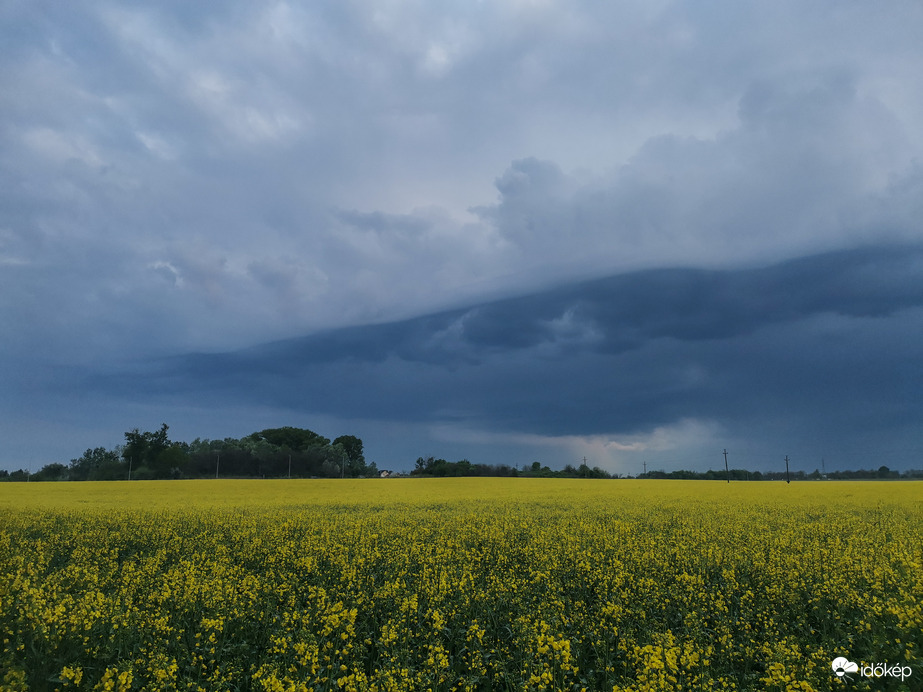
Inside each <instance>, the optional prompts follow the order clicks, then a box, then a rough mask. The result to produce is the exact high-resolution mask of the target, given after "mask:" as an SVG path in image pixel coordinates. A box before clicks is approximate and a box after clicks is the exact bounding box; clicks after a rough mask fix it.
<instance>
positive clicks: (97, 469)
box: [68, 447, 122, 481]
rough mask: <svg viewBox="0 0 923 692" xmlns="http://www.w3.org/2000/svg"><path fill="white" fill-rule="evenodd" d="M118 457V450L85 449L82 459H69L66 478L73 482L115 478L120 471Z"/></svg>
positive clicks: (102, 448)
mask: <svg viewBox="0 0 923 692" xmlns="http://www.w3.org/2000/svg"><path fill="white" fill-rule="evenodd" d="M120 456H121V452H120V450H118V449H111V450H110V449H106V448H105V447H96V448H94V449H87V451H85V452H84V453H83V456H82V457H80V458H78V459H71V461H70V469H69V473H68V477H69V478H70V479H71V480H74V481H86V480H104V479H106V478H109V477H112V478H115V477H117V476H118V475H119V474H120V473H121V469H122V463H121V460H120Z"/></svg>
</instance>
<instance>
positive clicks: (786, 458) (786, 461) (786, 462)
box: [785, 454, 792, 483]
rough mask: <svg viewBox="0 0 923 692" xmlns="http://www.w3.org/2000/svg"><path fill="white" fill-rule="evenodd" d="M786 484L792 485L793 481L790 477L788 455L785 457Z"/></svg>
mask: <svg viewBox="0 0 923 692" xmlns="http://www.w3.org/2000/svg"><path fill="white" fill-rule="evenodd" d="M785 482H786V483H791V482H792V479H791V478H790V477H789V475H788V454H786V455H785Z"/></svg>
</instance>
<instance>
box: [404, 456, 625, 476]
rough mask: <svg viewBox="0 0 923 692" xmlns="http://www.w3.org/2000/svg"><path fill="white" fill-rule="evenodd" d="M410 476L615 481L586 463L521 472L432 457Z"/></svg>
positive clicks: (421, 461) (529, 468) (503, 466)
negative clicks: (609, 479)
mask: <svg viewBox="0 0 923 692" xmlns="http://www.w3.org/2000/svg"><path fill="white" fill-rule="evenodd" d="M410 475H411V476H433V477H436V478H443V477H451V476H505V477H512V476H517V477H524V478H617V476H613V475H612V474H610V473H609V472H608V471H604V470H603V469H601V468H599V467H598V466H594V467H593V468H590V467H589V466H587V465H586V464H585V463H583V464H580V466H574V465H573V464H567V465H566V466H565V467H564V468H563V469H561V470H552V469H551V468H549V467H548V466H542V465H541V464H540V463H539V462H537V461H536V462H533V463H532V465H531V466H529V465H526V466H523V467H522V468H521V469H517V468H516V467H515V466H508V465H507V464H496V465H491V464H473V463H471V462H470V461H468V460H467V459H462V460H461V461H446V460H445V459H436V458H434V457H426V458H424V457H419V458H418V459H417V461H416V464H415V465H414V468H413V471H411V472H410Z"/></svg>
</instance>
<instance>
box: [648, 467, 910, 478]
mask: <svg viewBox="0 0 923 692" xmlns="http://www.w3.org/2000/svg"><path fill="white" fill-rule="evenodd" d="M638 478H659V479H673V480H704V481H723V480H728V479H730V480H732V481H785V480H793V481H819V480H836V481H850V480H853V481H857V480H875V479H880V480H884V479H890V480H899V479H905V480H909V479H918V478H923V470H909V471H904V472H903V473H901V472H899V471H892V470H891V469H889V468H888V467H887V466H880V467H879V468H878V469H877V470H875V469H860V470H857V471H828V472H827V473H821V471H820V469H814V471H812V472H811V473H805V472H804V471H793V472H791V473H786V472H785V471H764V472H760V471H748V470H746V469H731V470H730V471H715V470H708V471H704V472H697V471H671V472H670V473H666V472H664V471H648V472H647V473H641V474H638Z"/></svg>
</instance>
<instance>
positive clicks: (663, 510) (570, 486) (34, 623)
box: [0, 478, 923, 692]
mask: <svg viewBox="0 0 923 692" xmlns="http://www.w3.org/2000/svg"><path fill="white" fill-rule="evenodd" d="M921 497H923V493H921V487H920V484H918V483H914V482H864V483H863V482H830V483H823V482H814V483H807V482H805V483H799V484H792V485H786V484H782V483H769V482H762V483H756V482H754V483H737V484H730V485H728V484H726V483H712V482H705V481H625V480H613V481H600V480H595V481H580V480H565V479H496V478H494V479H406V480H389V481H381V480H366V481H362V480H357V481H349V480H346V481H343V480H339V481H337V480H330V481H322V480H317V481H309V480H305V481H285V480H279V481H182V482H181V481H174V482H163V483H160V482H138V483H109V484H102V483H100V484H95V483H70V484H67V483H58V484H51V483H48V484H38V483H36V484H29V485H28V486H27V484H3V485H2V486H0V633H2V634H0V637H2V641H0V689H3V690H29V689H34V690H45V689H60V690H71V689H79V690H117V691H127V690H194V691H199V690H203V691H204V690H232V689H233V690H266V691H277V692H292V691H299V690H304V691H307V690H363V691H369V692H372V691H376V692H378V691H381V692H384V691H386V690H387V691H398V690H434V691H435V690H445V691H448V690H471V691H475V690H613V691H640V690H702V689H709V690H825V689H831V688H832V687H833V685H834V684H835V683H839V682H840V681H838V680H837V679H836V678H835V676H834V675H833V672H832V670H831V665H830V664H831V661H832V660H833V659H834V658H836V657H837V656H840V655H845V656H847V657H850V660H860V661H887V662H889V663H891V664H902V665H909V666H911V667H912V669H913V671H914V672H913V675H914V677H915V678H916V677H919V678H921V679H923V668H921V663H923V547H921V546H923V502H921V501H920V498H921ZM873 683H875V681H863V680H854V681H853V684H852V688H854V689H872V687H863V685H871V684H873ZM895 689H898V688H895ZM908 689H909V688H908Z"/></svg>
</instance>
